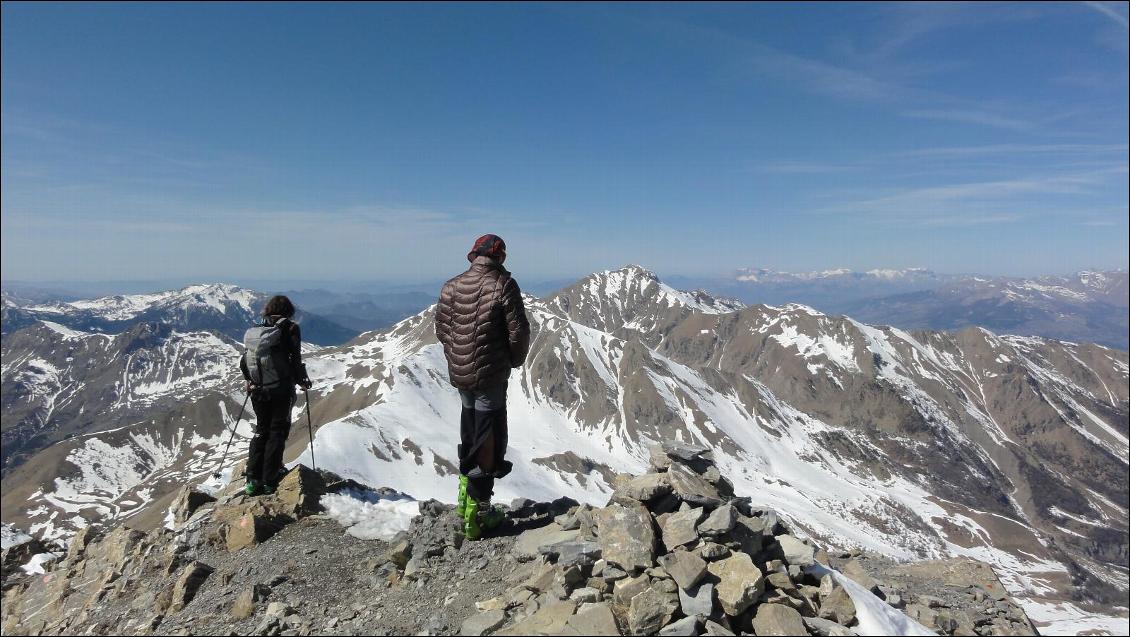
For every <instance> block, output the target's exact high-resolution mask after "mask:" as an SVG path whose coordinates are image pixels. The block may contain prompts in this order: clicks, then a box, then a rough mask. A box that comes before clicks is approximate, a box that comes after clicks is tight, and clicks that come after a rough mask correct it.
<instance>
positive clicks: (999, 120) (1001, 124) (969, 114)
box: [900, 109, 1033, 131]
mask: <svg viewBox="0 0 1130 637" xmlns="http://www.w3.org/2000/svg"><path fill="white" fill-rule="evenodd" d="M900 115H902V116H903V117H910V118H913V119H933V120H942V121H949V122H960V123H962V124H977V125H980V126H991V127H993V128H1002V129H1005V130H1011V131H1030V130H1032V128H1033V124H1032V123H1031V122H1028V121H1025V120H1022V119H1018V118H1015V117H1009V116H1006V115H998V114H996V113H991V112H987V111H978V110H967V109H921V110H910V111H903V112H902V113H900Z"/></svg>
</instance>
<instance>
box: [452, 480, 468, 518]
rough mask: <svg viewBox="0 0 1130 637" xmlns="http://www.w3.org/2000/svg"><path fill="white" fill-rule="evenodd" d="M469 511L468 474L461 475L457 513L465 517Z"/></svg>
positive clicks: (456, 504)
mask: <svg viewBox="0 0 1130 637" xmlns="http://www.w3.org/2000/svg"><path fill="white" fill-rule="evenodd" d="M466 511H467V476H465V475H462V474H460V476H459V499H458V500H457V501H456V502H455V515H458V516H459V517H463V516H464V514H465V513H466Z"/></svg>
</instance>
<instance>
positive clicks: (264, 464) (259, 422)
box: [245, 387, 295, 485]
mask: <svg viewBox="0 0 1130 637" xmlns="http://www.w3.org/2000/svg"><path fill="white" fill-rule="evenodd" d="M294 398H295V393H294V387H279V388H275V389H269V390H259V391H257V392H255V393H253V394H251V407H252V408H253V409H254V410H255V421H256V422H255V435H254V436H253V437H252V438H251V450H250V452H249V453H248V455H247V472H246V473H245V475H246V476H247V479H248V480H259V481H261V482H263V483H265V484H270V485H277V484H278V482H279V479H280V478H281V475H280V474H281V473H282V468H283V450H284V449H285V448H286V439H287V438H288V437H289V436H290V409H291V407H293V406H294Z"/></svg>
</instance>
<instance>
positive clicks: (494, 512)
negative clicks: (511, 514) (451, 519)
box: [463, 498, 506, 540]
mask: <svg viewBox="0 0 1130 637" xmlns="http://www.w3.org/2000/svg"><path fill="white" fill-rule="evenodd" d="M505 519H506V514H505V513H504V512H503V511H502V510H501V509H497V508H495V507H492V506H491V505H490V502H489V501H487V502H479V501H477V500H474V499H470V498H469V499H468V500H467V504H466V505H465V507H464V514H463V536H464V537H466V538H467V539H468V540H477V539H479V538H481V537H482V536H483V533H486V532H488V531H493V530H494V529H497V528H498V527H499V526H501V525H502V521H503V520H505Z"/></svg>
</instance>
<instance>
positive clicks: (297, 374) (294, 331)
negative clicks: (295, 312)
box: [239, 316, 309, 389]
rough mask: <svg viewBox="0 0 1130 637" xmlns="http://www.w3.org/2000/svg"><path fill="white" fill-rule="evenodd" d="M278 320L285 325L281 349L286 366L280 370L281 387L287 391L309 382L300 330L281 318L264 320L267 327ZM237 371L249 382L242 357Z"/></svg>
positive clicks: (293, 323) (249, 378)
mask: <svg viewBox="0 0 1130 637" xmlns="http://www.w3.org/2000/svg"><path fill="white" fill-rule="evenodd" d="M280 320H285V321H286V324H285V325H284V326H283V330H284V332H285V338H283V339H282V342H281V347H282V348H283V352H284V354H285V355H286V361H287V365H286V368H285V369H283V370H280V371H281V373H282V374H284V377H283V379H282V385H283V386H284V387H287V388H289V389H293V388H294V386H295V385H296V384H298V383H300V382H303V381H307V380H309V378H308V376H307V375H306V364H305V363H303V362H302V328H300V327H298V323H295V322H294V320H293V319H283V318H282V317H281V316H268V317H267V320H266V324H267V325H274V324H275V323H277V322H279V321H280ZM239 371H241V372H243V379H244V380H246V381H248V382H251V372H250V371H248V369H247V361H246V360H244V357H242V356H240V357H239Z"/></svg>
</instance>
